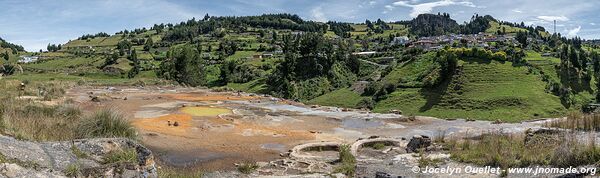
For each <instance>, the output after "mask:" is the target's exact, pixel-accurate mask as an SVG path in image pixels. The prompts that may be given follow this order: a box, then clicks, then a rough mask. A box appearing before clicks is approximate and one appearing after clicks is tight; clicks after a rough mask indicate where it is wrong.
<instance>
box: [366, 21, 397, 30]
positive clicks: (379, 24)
mask: <svg viewBox="0 0 600 178" xmlns="http://www.w3.org/2000/svg"><path fill="white" fill-rule="evenodd" d="M365 24H366V25H367V28H369V29H370V30H371V31H373V32H375V33H383V31H384V30H389V29H391V27H390V26H389V25H388V24H387V23H385V22H384V21H383V20H381V19H377V21H375V23H373V22H371V21H370V20H365Z"/></svg>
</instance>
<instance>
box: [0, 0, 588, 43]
mask: <svg viewBox="0 0 600 178" xmlns="http://www.w3.org/2000/svg"><path fill="white" fill-rule="evenodd" d="M0 5H1V7H0V9H1V12H0V37H2V38H4V39H6V40H8V41H10V42H13V43H17V44H21V45H23V46H24V47H25V48H26V49H27V50H30V51H35V50H39V49H44V48H45V47H46V45H47V44H48V43H66V42H67V41H68V40H69V39H75V38H77V37H79V36H81V35H83V34H88V33H89V34H93V33H97V32H107V33H111V34H112V33H115V32H117V31H121V30H123V29H134V28H140V27H150V26H152V25H153V24H155V23H169V22H171V23H177V22H180V21H184V20H187V19H191V18H192V17H197V18H202V17H203V16H204V14H206V13H208V14H210V15H213V16H233V15H235V16H244V15H258V14H263V13H284V12H285V13H292V14H298V15H300V16H301V17H303V18H305V19H308V20H315V21H328V20H336V21H346V22H364V20H365V19H372V20H375V19H377V18H381V19H382V20H385V21H397V20H408V19H412V18H413V17H414V16H416V15H417V14H419V13H437V12H447V13H450V14H451V16H452V18H453V19H456V20H457V21H458V22H459V23H462V22H463V21H467V20H468V19H469V18H470V17H471V16H472V15H473V14H475V13H478V14H480V15H486V14H489V15H492V16H494V17H496V18H497V19H499V20H503V21H511V22H525V23H526V24H534V25H540V26H544V27H546V29H548V30H551V29H552V28H551V26H552V23H551V21H552V20H557V21H558V27H557V31H558V32H560V33H562V34H563V35H569V36H575V35H577V36H581V37H583V38H585V39H597V38H600V15H597V12H600V1H596V0H593V1H592V0H519V1H508V0H36V1H33V0H0Z"/></svg>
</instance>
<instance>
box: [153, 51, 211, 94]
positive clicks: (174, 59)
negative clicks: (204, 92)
mask: <svg viewBox="0 0 600 178" xmlns="http://www.w3.org/2000/svg"><path fill="white" fill-rule="evenodd" d="M201 53H202V51H201V50H198V48H197V47H195V46H193V45H180V46H174V47H172V48H171V49H170V50H169V51H168V52H167V59H166V60H165V61H163V62H162V63H161V64H160V67H159V68H158V69H157V71H156V74H157V76H158V77H161V78H164V79H167V80H174V81H177V82H179V83H182V84H186V85H191V86H200V85H204V84H206V78H205V76H206V74H205V72H206V71H205V63H206V59H205V58H203V57H202V55H201Z"/></svg>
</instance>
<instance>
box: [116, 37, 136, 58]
mask: <svg viewBox="0 0 600 178" xmlns="http://www.w3.org/2000/svg"><path fill="white" fill-rule="evenodd" d="M132 46H133V44H131V42H129V41H128V40H122V41H119V43H117V50H119V56H123V55H125V54H126V53H129V51H130V50H131V47H132Z"/></svg>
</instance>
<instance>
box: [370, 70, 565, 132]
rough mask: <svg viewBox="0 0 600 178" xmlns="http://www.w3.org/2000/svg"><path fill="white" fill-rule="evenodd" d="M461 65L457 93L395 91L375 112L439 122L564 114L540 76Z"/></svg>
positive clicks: (378, 105) (445, 90)
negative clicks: (395, 112)
mask: <svg viewBox="0 0 600 178" xmlns="http://www.w3.org/2000/svg"><path fill="white" fill-rule="evenodd" d="M461 63H462V66H463V68H464V70H463V71H464V72H463V73H462V74H461V76H460V77H458V79H455V80H453V81H452V83H456V82H457V81H458V80H460V81H462V82H463V85H462V87H461V88H460V89H458V90H453V89H452V88H450V89H447V88H444V87H440V88H437V89H419V88H409V89H398V90H397V91H396V92H394V93H392V94H391V95H390V96H389V97H388V98H387V99H385V100H383V101H380V102H379V103H377V105H376V107H375V111H378V112H385V111H388V110H390V109H400V110H402V111H404V112H405V113H408V114H418V115H427V116H435V117H441V118H475V119H483V120H496V119H500V120H503V121H509V122H516V121H520V120H524V119H533V118H539V117H554V116H559V115H560V114H563V113H564V112H565V109H564V107H563V106H562V105H561V104H560V100H559V98H558V97H556V96H554V95H551V94H548V93H546V92H545V86H546V84H545V83H544V82H543V81H541V79H540V78H539V76H537V75H533V74H528V72H527V69H526V68H525V67H513V66H512V63H510V62H506V63H499V62H496V61H484V62H475V61H461ZM442 86H444V85H442ZM450 86H454V85H450Z"/></svg>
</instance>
